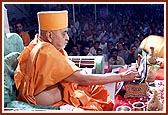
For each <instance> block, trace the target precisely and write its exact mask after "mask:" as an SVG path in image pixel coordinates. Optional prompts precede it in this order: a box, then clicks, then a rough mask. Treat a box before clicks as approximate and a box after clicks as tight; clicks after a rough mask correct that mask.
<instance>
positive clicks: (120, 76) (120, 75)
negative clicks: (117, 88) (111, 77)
mask: <svg viewBox="0 0 168 115" xmlns="http://www.w3.org/2000/svg"><path fill="white" fill-rule="evenodd" d="M122 77H123V75H122V74H121V73H120V74H119V78H120V80H119V81H120V82H121V81H122Z"/></svg>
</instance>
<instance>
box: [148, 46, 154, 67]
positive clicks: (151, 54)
mask: <svg viewBox="0 0 168 115" xmlns="http://www.w3.org/2000/svg"><path fill="white" fill-rule="evenodd" d="M150 49H151V52H150V55H149V58H148V61H149V63H150V64H156V56H155V53H154V47H150Z"/></svg>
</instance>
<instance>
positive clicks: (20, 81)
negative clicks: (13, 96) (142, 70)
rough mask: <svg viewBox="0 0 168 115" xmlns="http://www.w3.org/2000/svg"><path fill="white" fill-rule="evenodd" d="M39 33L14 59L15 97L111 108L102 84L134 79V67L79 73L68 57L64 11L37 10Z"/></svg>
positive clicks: (76, 105) (95, 107) (49, 102)
mask: <svg viewBox="0 0 168 115" xmlns="http://www.w3.org/2000/svg"><path fill="white" fill-rule="evenodd" d="M37 15H38V22H39V34H38V35H36V36H35V39H34V40H33V41H32V42H31V43H30V44H29V45H28V46H27V47H26V48H25V49H24V50H23V52H22V53H21V55H20V56H19V58H18V61H19V64H18V66H17V69H16V71H15V76H14V79H15V84H16V88H17V89H18V92H19V94H18V97H17V99H18V100H21V101H25V102H27V103H31V104H38V105H45V106H61V105H63V104H70V105H73V106H74V107H78V108H82V109H85V110H97V111H98V110H99V111H100V110H101V111H102V110H112V109H113V103H112V100H111V99H110V98H109V94H108V92H107V90H106V89H105V87H104V85H103V84H106V83H112V82H118V81H132V80H135V79H138V78H137V77H138V76H139V75H138V72H137V71H136V70H128V71H127V72H123V73H121V74H113V73H111V74H105V75H103V74H93V75H92V74H82V73H81V72H80V68H78V67H77V66H76V65H75V64H74V63H73V62H72V61H70V60H69V58H68V55H67V53H66V52H65V50H64V48H65V45H66V44H67V43H68V40H69V36H68V34H67V33H68V28H67V27H68V12H67V11H45V12H38V14H37Z"/></svg>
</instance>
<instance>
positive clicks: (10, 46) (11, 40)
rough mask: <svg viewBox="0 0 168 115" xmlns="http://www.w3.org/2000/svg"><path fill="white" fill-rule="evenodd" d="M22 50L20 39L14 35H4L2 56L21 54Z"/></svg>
mask: <svg viewBox="0 0 168 115" xmlns="http://www.w3.org/2000/svg"><path fill="white" fill-rule="evenodd" d="M23 49H24V45H23V41H22V38H21V37H20V36H19V35H18V34H16V33H6V34H5V35H4V55H7V54H9V53H11V52H20V53H21V52H22V50H23Z"/></svg>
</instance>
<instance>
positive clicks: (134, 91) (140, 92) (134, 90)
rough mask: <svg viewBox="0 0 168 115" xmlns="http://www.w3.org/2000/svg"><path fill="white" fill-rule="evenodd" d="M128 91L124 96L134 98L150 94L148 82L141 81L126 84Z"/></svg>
mask: <svg viewBox="0 0 168 115" xmlns="http://www.w3.org/2000/svg"><path fill="white" fill-rule="evenodd" d="M125 88H126V93H125V95H124V98H129V97H130V98H134V97H138V98H141V97H147V96H148V94H147V92H148V84H147V83H146V82H145V83H140V84H130V83H129V84H126V85H125Z"/></svg>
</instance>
